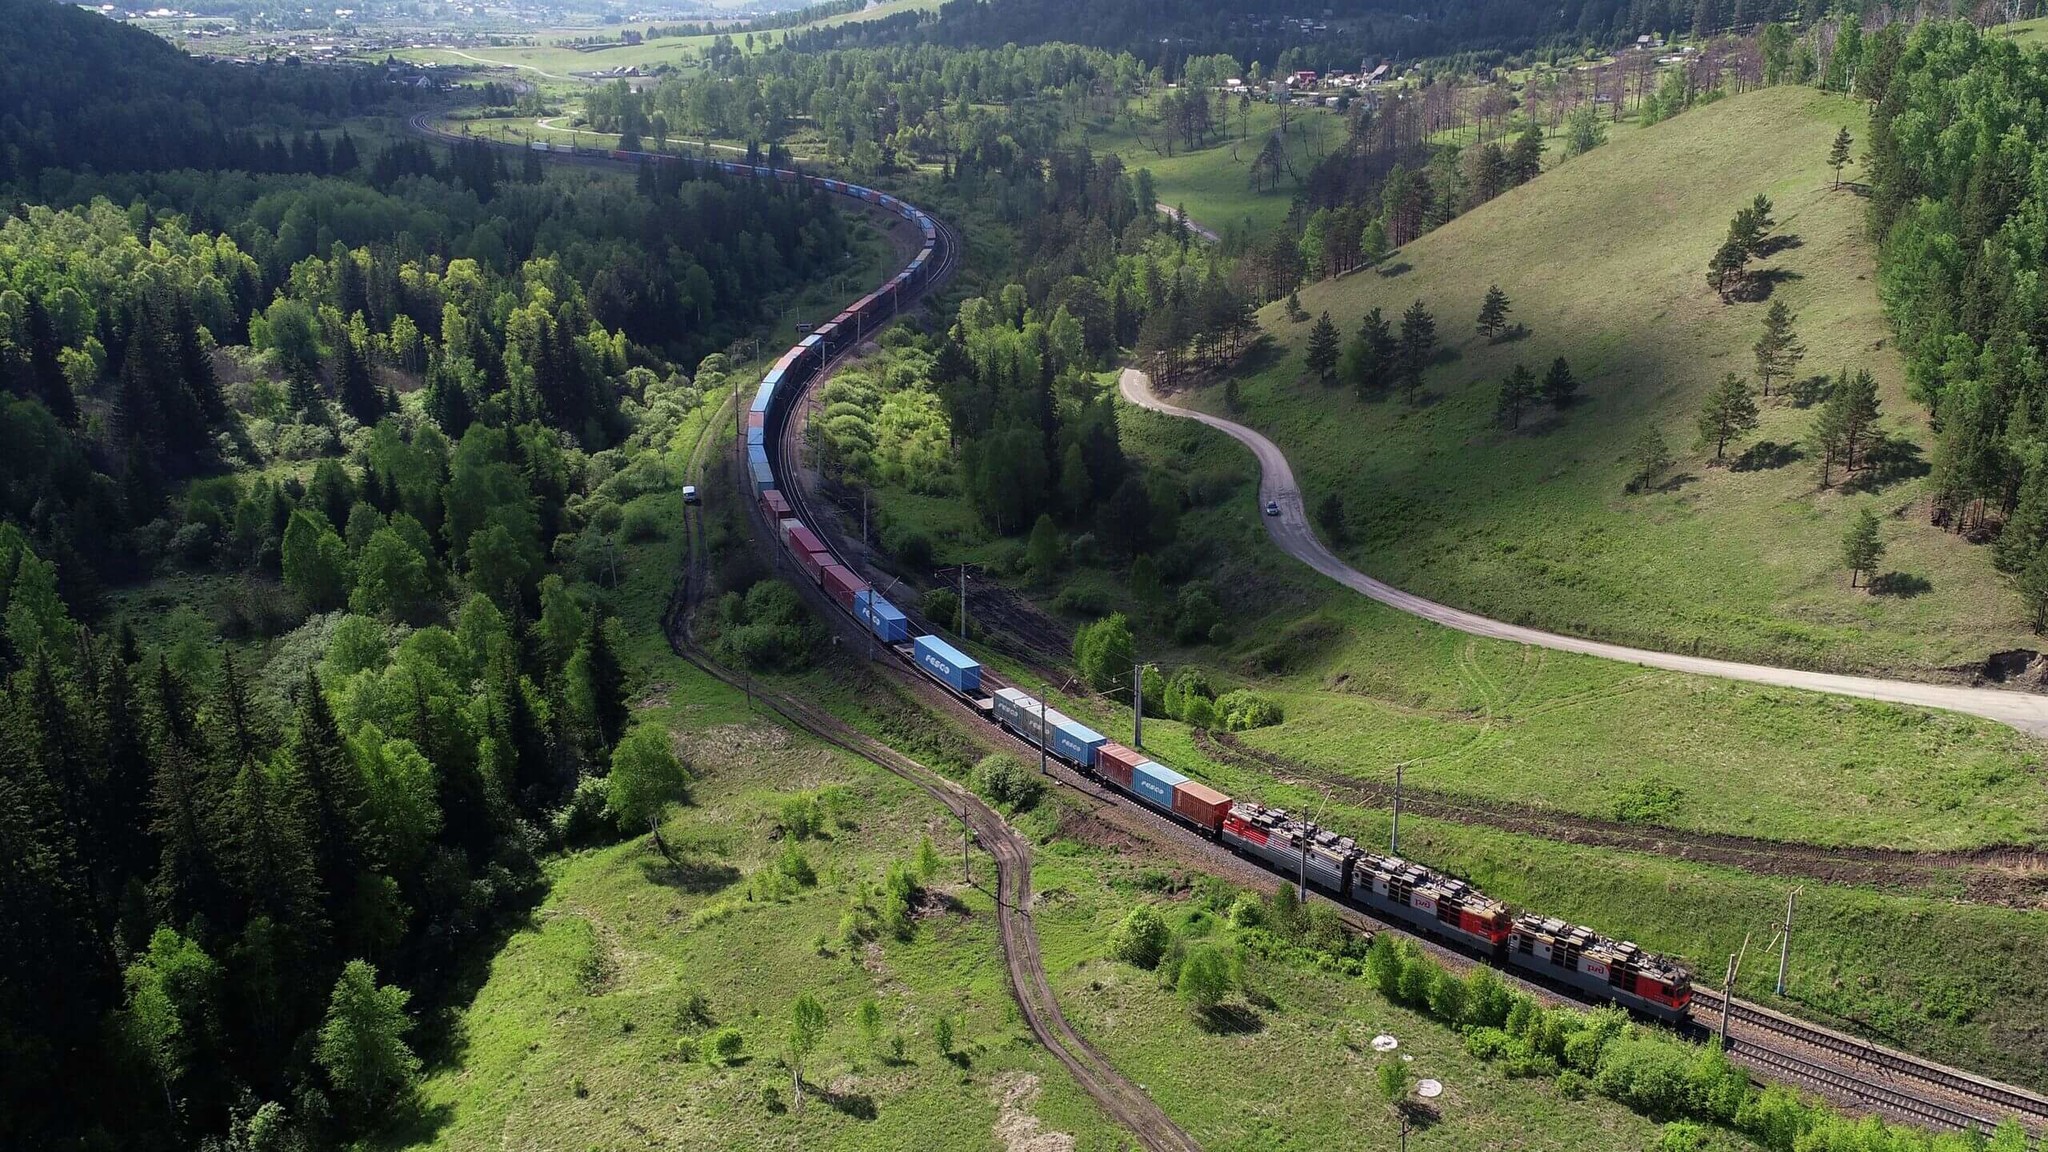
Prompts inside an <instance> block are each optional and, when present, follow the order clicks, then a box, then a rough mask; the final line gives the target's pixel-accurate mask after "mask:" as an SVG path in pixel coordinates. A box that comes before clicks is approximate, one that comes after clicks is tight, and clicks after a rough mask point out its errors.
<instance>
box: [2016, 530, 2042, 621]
mask: <svg viewBox="0 0 2048 1152" xmlns="http://www.w3.org/2000/svg"><path fill="white" fill-rule="evenodd" d="M2020 599H2021V601H2022V602H2024V603H2025V604H2026V606H2027V623H2028V624H2029V625H2031V626H2032V627H2033V629H2034V632H2035V634H2037V635H2038V634H2040V633H2042V632H2048V548H2038V549H2035V551H2034V557H2033V559H2031V560H2029V561H2027V566H2026V568H2025V569H2024V570H2022V571H2021V573H2020Z"/></svg>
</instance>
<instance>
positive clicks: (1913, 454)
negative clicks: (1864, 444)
mask: <svg viewBox="0 0 2048 1152" xmlns="http://www.w3.org/2000/svg"><path fill="white" fill-rule="evenodd" d="M1933 470H1934V468H1933V465H1931V464H1929V463H1928V462H1927V460H1926V459H1925V458H1924V457H1923V456H1921V454H1920V446H1919V445H1918V444H1915V443H1913V442H1912V441H1911V440H1907V439H1904V438H1903V437H1898V436H1887V437H1885V438H1884V440H1883V442H1881V443H1879V444H1878V445H1877V446H1875V447H1873V448H1871V449H1870V450H1869V451H1868V452H1865V453H1864V454H1863V467H1861V468H1859V469H1857V470H1856V473H1855V474H1854V475H1852V476H1850V477H1849V479H1847V480H1846V481H1843V483H1842V491H1844V492H1879V491H1882V490H1884V489H1886V488H1889V487H1891V486H1892V485H1894V484H1897V483H1900V482H1902V481H1905V480H1917V479H1919V478H1920V477H1922V476H1925V475H1927V474H1928V473H1929V472H1931V471H1933Z"/></svg>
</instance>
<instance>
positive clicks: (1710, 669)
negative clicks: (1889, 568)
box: [1117, 368, 2048, 737]
mask: <svg viewBox="0 0 2048 1152" xmlns="http://www.w3.org/2000/svg"><path fill="white" fill-rule="evenodd" d="M1117 385H1118V391H1119V392H1120V393H1121V394H1122V396H1123V398H1124V400H1125V401H1127V402H1129V403H1131V404H1134V405H1136V406H1137V407H1140V408H1144V409H1146V410H1148V411H1152V412H1157V413H1160V414H1162V415H1166V416H1177V417H1180V418H1182V419H1186V420H1194V421H1197V422H1199V423H1202V424H1206V425H1208V426H1209V427H1211V428H1214V429H1216V430H1217V431H1219V432H1222V433H1224V434H1225V435H1227V436H1229V437H1230V438H1231V439H1233V440H1236V441H1237V442H1238V443H1240V444H1243V445H1244V446H1245V447H1247V448H1249V449H1251V452H1252V455H1253V457H1255V458H1256V459H1257V460H1258V462H1259V502H1260V504H1261V506H1262V507H1263V505H1264V504H1265V503H1267V502H1268V501H1271V502H1273V503H1276V504H1278V505H1279V507H1280V515H1278V516H1267V517H1263V519H1264V520H1265V521H1266V532H1267V534H1268V535H1269V536H1271V537H1272V538H1273V542H1274V543H1275V544H1276V545H1278V546H1279V547H1280V549H1281V551H1283V552H1286V553H1287V554H1288V555H1290V556H1293V557H1294V558H1295V559H1297V560H1299V561H1301V562H1302V563H1304V564H1306V565H1308V566H1309V567H1310V568H1313V569H1315V570H1316V571H1317V572H1320V573H1322V574H1323V575H1324V576H1327V577H1329V578H1330V579H1331V580H1334V581H1336V582H1337V583H1338V584H1341V585H1343V586H1344V587H1346V588H1349V589H1351V590H1352V591H1354V592H1357V593H1359V594H1361V595H1363V596H1366V597H1368V598H1370V599H1373V600H1376V601H1378V602H1380V603H1381V604H1384V605H1386V606H1387V607H1389V608H1393V609H1395V610H1397V611H1400V612H1405V613H1407V614H1409V615H1411V616H1416V617H1420V618H1421V619H1424V620H1427V621H1429V622H1431V623H1433V624H1438V625H1441V626H1443V627H1445V628H1450V629H1453V630H1455V631H1458V632H1463V633H1466V634H1467V635H1472V636H1481V637H1486V638H1488V639H1494V640H1506V641H1509V642H1511V643H1517V644H1527V645H1531V646H1533V647H1537V648H1548V649H1551V650H1552V651H1558V652H1573V653H1577V654H1579V655H1582V656H1594V657H1598V658H1600V659H1604V660H1614V661H1618V662H1621V663H1625V664H1636V665H1640V666H1642V667H1645V668H1657V669H1661V670H1664V671H1668V672H1683V673H1686V674H1688V675H1693V676H1707V677H1712V678H1715V679H1720V680H1739V681H1743V682H1746V683H1751V684H1764V685H1769V686H1772V687H1779V688H1795V689H1800V690H1803V691H1809V692H1821V693H1825V694H1828V695H1831V696H1849V697H1855V698H1859V699H1864V700H1878V701H1882V702H1884V703H1888V704H1903V705H1907V706H1910V707H1918V708H1935V709H1940V710H1942V711H1947V712H1961V713H1964V714H1966V715H1971V716H1978V717H1982V718H1983V719H1986V720H1992V721H1995V722H1997V723H2000V724H2004V725H2007V726H2009V727H2012V728H2015V729H2017V730H2019V731H2021V732H2024V733H2026V734H2028V735H2030V736H2035V737H2048V697H2043V696H2037V695H2033V694H2031V693H2026V692H2017V691H2010V690H2007V689H2002V688H1971V687H1964V686H1960V685H1951V684H1924V683H1920V682H1917V681H1911V680H1888V679H1885V678H1883V677H1879V676H1852V675H1847V674H1843V673H1836V672H1812V671H1807V670H1804V669H1798V668H1780V667H1776V666H1774V665H1769V664H1748V663H1744V662H1742V661H1739V660H1722V659H1716V658H1713V657H1707V656H1686V655H1683V654H1681V653H1677V652H1660V651H1657V650H1655V649H1650V648H1631V647H1629V646H1627V645H1624V644H1612V643H1608V642H1606V641H1602V640H1589V639H1587V638H1585V637H1583V636H1572V635H1568V634H1565V633H1561V632H1547V631H1544V630H1543V629H1540V628H1531V627H1528V626H1526V625H1521V624H1509V623H1506V622H1505V621H1500V620H1495V619H1493V618H1491V617H1488V616H1482V615H1480V614H1479V613H1477V612H1471V611H1467V610H1466V609H1463V608H1453V607H1451V606H1450V605H1448V604H1440V603H1438V602H1436V601H1434V600H1430V599H1427V598H1426V597H1423V596H1418V595H1416V594H1415V593H1413V592H1407V591H1404V590H1402V589H1400V588H1396V587H1394V586H1393V585H1391V584H1388V583H1387V582H1386V581H1384V580H1377V579H1374V578H1373V577H1371V576H1368V575H1366V574H1365V573H1363V572H1360V571H1359V570H1358V569H1356V568H1353V567H1352V566H1351V565H1349V564H1347V563H1345V562H1344V561H1343V560H1342V559H1341V558H1339V557H1338V556H1337V554H1336V553H1334V552H1332V551H1330V549H1329V547H1328V546H1327V545H1325V544H1324V543H1323V541H1322V539H1321V537H1319V536H1317V535H1316V532H1315V529H1314V528H1313V527H1311V526H1310V524H1309V519H1308V515H1307V510H1306V507H1305V506H1304V505H1303V503H1302V499H1301V490H1300V488H1299V486H1298V485H1296V483H1295V480H1294V469H1293V466H1292V465H1290V464H1289V463H1288V462H1287V456H1286V454H1285V453H1283V452H1282V451H1280V447H1279V445H1277V444H1275V443H1273V441H1271V440H1269V439H1267V438H1266V437H1265V436H1264V435H1262V434H1261V433H1259V432H1256V431H1254V430H1252V429H1250V428H1247V427H1245V426H1244V425H1242V424H1239V423H1236V422H1235V421H1232V420H1227V419H1225V418H1223V417H1221V416H1213V415H1211V414H1209V413H1207V412H1202V411H1198V410H1196V409H1193V408H1183V407H1181V406H1179V405H1177V404H1173V403H1170V402H1169V401H1167V400H1165V399H1163V398H1162V397H1160V396H1159V395H1158V393H1156V392H1154V391H1153V390H1152V379H1151V377H1149V376H1147V375H1146V374H1145V373H1143V372H1140V371H1138V370H1137V369H1135V368H1125V369H1124V370H1123V372H1122V373H1121V374H1120V376H1119V377H1118V381H1117Z"/></svg>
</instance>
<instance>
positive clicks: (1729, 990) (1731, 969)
mask: <svg viewBox="0 0 2048 1152" xmlns="http://www.w3.org/2000/svg"><path fill="white" fill-rule="evenodd" d="M1748 951H1749V937H1748V936H1747V935H1745V936H1744V937H1743V938H1742V950H1741V951H1740V952H1737V953H1735V954H1734V955H1732V956H1730V957H1728V974H1727V975H1726V976H1724V977H1723V978H1722V979H1721V1050H1722V1051H1723V1052H1726V1051H1727V1050H1728V1011H1729V1008H1730V1007H1731V1006H1732V1005H1734V1003H1735V977H1736V975H1737V973H1739V972H1741V970H1742V957H1743V956H1744V955H1745V954H1746V953H1747V952H1748Z"/></svg>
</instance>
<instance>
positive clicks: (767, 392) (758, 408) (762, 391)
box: [747, 384, 775, 412]
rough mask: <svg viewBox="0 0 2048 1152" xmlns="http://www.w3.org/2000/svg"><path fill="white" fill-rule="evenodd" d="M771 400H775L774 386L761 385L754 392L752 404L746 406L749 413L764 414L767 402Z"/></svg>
mask: <svg viewBox="0 0 2048 1152" xmlns="http://www.w3.org/2000/svg"><path fill="white" fill-rule="evenodd" d="M773 399H775V385H773V384H763V385H761V387H760V388H759V389H758V390H756V391H755V393H754V402H753V403H752V404H749V405H747V409H748V411H751V412H766V411H767V410H768V402H769V401H770V400H773Z"/></svg>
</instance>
